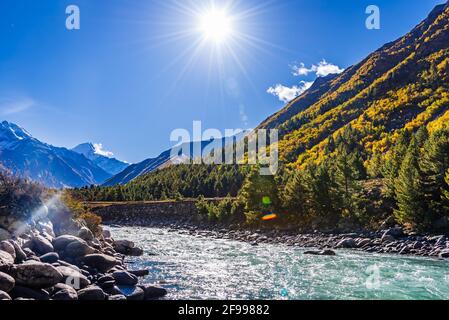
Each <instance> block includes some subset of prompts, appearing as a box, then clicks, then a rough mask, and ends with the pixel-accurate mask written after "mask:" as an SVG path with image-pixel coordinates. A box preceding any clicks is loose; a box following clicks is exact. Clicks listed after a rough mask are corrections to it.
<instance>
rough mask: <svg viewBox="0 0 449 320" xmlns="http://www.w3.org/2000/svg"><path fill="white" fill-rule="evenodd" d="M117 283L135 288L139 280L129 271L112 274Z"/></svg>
mask: <svg viewBox="0 0 449 320" xmlns="http://www.w3.org/2000/svg"><path fill="white" fill-rule="evenodd" d="M112 277H113V278H114V280H115V283H116V284H118V285H119V286H135V285H136V284H137V283H138V282H139V279H138V278H137V277H136V276H135V275H133V274H131V273H129V272H127V271H115V272H114V273H112Z"/></svg>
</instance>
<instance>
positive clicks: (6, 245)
mask: <svg viewBox="0 0 449 320" xmlns="http://www.w3.org/2000/svg"><path fill="white" fill-rule="evenodd" d="M0 250H2V251H6V252H8V253H9V254H10V255H11V256H12V257H13V259H14V260H15V259H16V250H15V249H14V246H13V245H12V244H11V243H10V242H9V241H6V240H3V241H1V242H0Z"/></svg>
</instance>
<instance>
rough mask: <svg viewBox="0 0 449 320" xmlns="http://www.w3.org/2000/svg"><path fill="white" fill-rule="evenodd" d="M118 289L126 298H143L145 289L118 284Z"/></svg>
mask: <svg viewBox="0 0 449 320" xmlns="http://www.w3.org/2000/svg"><path fill="white" fill-rule="evenodd" d="M119 288H120V291H121V292H122V293H123V295H124V296H126V299H127V300H144V299H145V291H144V289H142V288H141V287H134V286H119Z"/></svg>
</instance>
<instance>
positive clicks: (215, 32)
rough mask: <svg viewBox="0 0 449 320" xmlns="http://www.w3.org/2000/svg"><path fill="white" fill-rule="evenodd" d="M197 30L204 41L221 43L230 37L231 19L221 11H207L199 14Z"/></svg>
mask: <svg viewBox="0 0 449 320" xmlns="http://www.w3.org/2000/svg"><path fill="white" fill-rule="evenodd" d="M199 30H200V32H201V33H202V34H203V36H204V38H205V39H207V40H210V41H213V42H215V43H223V42H225V41H226V40H227V39H229V38H230V37H231V36H232V33H233V26H232V19H231V17H230V16H229V15H228V13H227V12H226V11H225V10H223V9H221V10H220V9H216V8H213V9H209V10H207V11H205V12H203V13H202V14H200V17H199Z"/></svg>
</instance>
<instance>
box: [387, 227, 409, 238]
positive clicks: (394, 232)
mask: <svg viewBox="0 0 449 320" xmlns="http://www.w3.org/2000/svg"><path fill="white" fill-rule="evenodd" d="M383 236H392V237H393V238H400V237H402V236H404V230H403V229H402V228H401V227H395V228H390V229H388V230H387V231H385V232H384V234H383Z"/></svg>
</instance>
